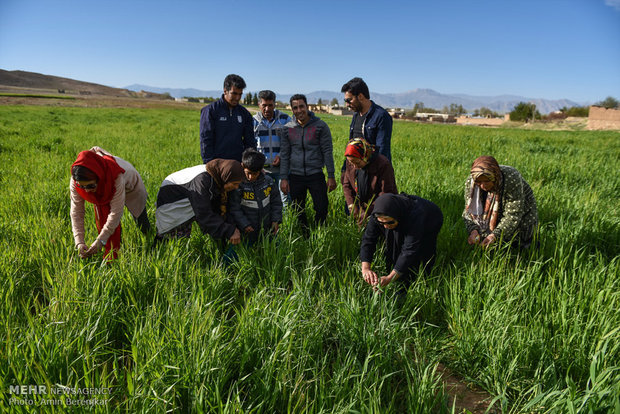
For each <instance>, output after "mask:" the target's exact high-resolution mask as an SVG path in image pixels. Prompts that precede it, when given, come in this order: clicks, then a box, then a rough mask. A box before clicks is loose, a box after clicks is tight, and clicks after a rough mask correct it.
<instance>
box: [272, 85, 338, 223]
mask: <svg viewBox="0 0 620 414" xmlns="http://www.w3.org/2000/svg"><path fill="white" fill-rule="evenodd" d="M290 102H291V108H292V110H293V115H295V121H294V123H290V124H288V125H287V126H288V128H287V129H286V130H285V131H284V134H283V135H282V143H281V144H282V147H281V148H280V159H281V161H280V163H281V164H280V178H281V182H280V189H281V190H282V192H283V193H284V194H288V193H289V191H290V196H291V207H292V208H293V209H294V210H295V211H297V212H299V220H300V222H301V225H302V228H303V229H306V230H307V228H308V219H307V217H306V213H305V204H306V194H307V192H308V191H310V196H311V197H312V202H313V204H314V211H315V213H316V215H315V221H316V222H318V223H324V222H325V220H326V219H327V207H328V199H327V192H328V191H333V190H335V189H336V180H335V178H334V156H333V147H332V135H331V131H330V130H329V127H328V126H327V124H326V123H325V122H323V121H321V120H320V119H319V118H317V117H316V116H314V114H313V113H312V112H309V111H308V101H307V99H306V97H305V96H304V95H300V94H297V95H293V96H292V97H291V100H290ZM323 166H325V167H327V183H325V175H324V174H323Z"/></svg>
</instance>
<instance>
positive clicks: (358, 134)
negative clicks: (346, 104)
mask: <svg viewBox="0 0 620 414" xmlns="http://www.w3.org/2000/svg"><path fill="white" fill-rule="evenodd" d="M366 115H368V112H366V113H365V114H364V115H359V114H358V115H357V117H356V118H355V124H354V125H353V138H362V137H363V136H364V132H363V131H362V126H363V125H364V121H365V120H366Z"/></svg>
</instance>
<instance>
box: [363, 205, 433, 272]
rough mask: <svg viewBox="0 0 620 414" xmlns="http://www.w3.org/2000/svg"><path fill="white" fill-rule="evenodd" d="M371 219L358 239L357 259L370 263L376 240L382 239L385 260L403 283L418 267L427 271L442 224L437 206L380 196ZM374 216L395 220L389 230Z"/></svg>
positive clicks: (430, 264) (430, 266) (429, 267)
mask: <svg viewBox="0 0 620 414" xmlns="http://www.w3.org/2000/svg"><path fill="white" fill-rule="evenodd" d="M373 213H374V214H373V217H372V218H371V219H370V220H369V222H368V226H367V227H366V231H365V232H364V236H363V238H362V246H361V248H360V259H361V261H362V262H369V263H372V259H373V256H374V254H375V250H376V247H377V242H378V240H379V238H380V237H383V238H384V239H385V243H386V246H385V261H386V264H387V266H388V270H391V269H392V268H393V269H394V270H396V272H397V273H399V274H400V275H401V277H402V278H403V279H404V280H408V279H410V277H411V276H412V275H416V274H417V272H418V269H419V267H420V265H424V266H426V267H425V268H426V271H430V269H431V268H432V266H433V264H434V259H435V253H436V250H437V235H438V234H439V230H440V229H441V225H442V224H443V214H442V213H441V210H440V209H439V207H437V205H435V204H434V203H432V202H430V201H428V200H425V199H423V198H420V197H417V196H412V195H408V194H405V193H401V194H398V195H396V194H384V195H382V196H380V197H379V198H377V200H376V201H375V206H374V212H373ZM375 215H381V216H389V217H392V218H394V219H396V220H397V221H398V225H397V226H396V228H394V229H392V230H389V229H386V228H385V227H384V226H383V225H382V224H380V223H379V222H378V221H377V219H376V218H375Z"/></svg>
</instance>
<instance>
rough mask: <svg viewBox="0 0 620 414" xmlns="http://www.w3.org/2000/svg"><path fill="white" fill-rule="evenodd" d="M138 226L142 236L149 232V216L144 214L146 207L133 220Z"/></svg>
mask: <svg viewBox="0 0 620 414" xmlns="http://www.w3.org/2000/svg"><path fill="white" fill-rule="evenodd" d="M133 219H134V220H135V221H136V224H137V225H138V228H139V229H140V231H141V232H142V233H144V234H147V233H148V232H149V230H151V222H150V221H149V216H148V215H147V214H146V207H144V210H142V213H141V214H140V215H139V216H138V217H134V218H133Z"/></svg>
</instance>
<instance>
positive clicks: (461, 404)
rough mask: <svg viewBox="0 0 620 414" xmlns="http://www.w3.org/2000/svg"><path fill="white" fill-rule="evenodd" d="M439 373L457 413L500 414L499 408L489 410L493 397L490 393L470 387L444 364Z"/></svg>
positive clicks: (450, 405)
mask: <svg viewBox="0 0 620 414" xmlns="http://www.w3.org/2000/svg"><path fill="white" fill-rule="evenodd" d="M437 372H438V373H439V374H440V375H441V379H442V381H443V383H444V388H445V390H446V394H447V396H448V407H449V408H450V409H451V408H452V406H453V405H454V407H456V412H457V413H471V414H483V413H489V414H495V413H500V410H499V409H498V408H491V409H489V405H490V403H491V401H492V400H493V396H492V395H491V394H489V393H488V392H486V391H484V390H482V389H480V388H478V387H476V386H472V385H468V384H467V383H465V382H464V381H463V380H462V379H461V378H459V377H458V376H457V375H456V374H454V373H453V372H452V371H450V369H449V368H448V367H446V366H445V365H443V364H439V366H438V367H437Z"/></svg>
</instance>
